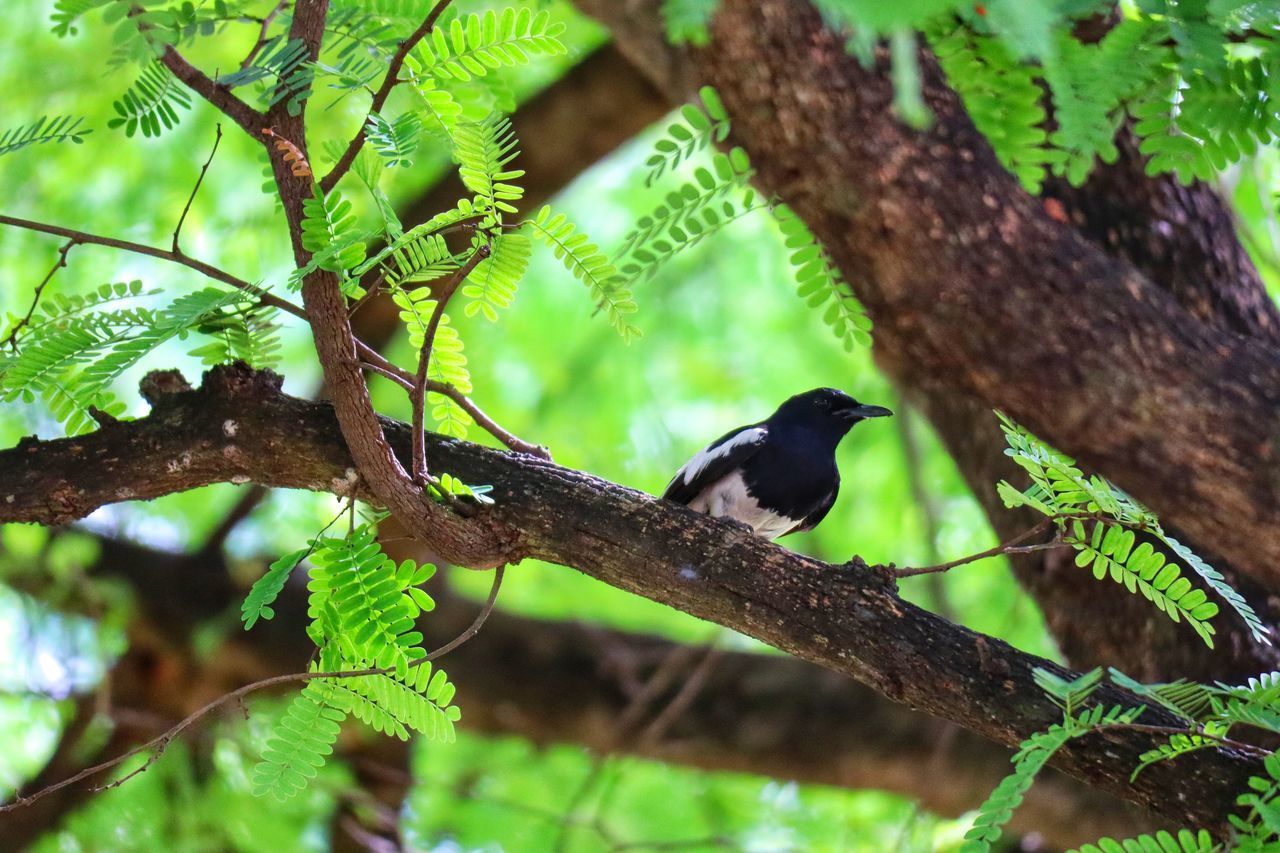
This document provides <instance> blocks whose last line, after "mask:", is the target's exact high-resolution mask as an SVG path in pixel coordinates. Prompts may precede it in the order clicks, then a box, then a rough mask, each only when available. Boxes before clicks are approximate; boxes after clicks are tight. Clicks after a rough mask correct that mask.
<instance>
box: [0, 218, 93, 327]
mask: <svg viewBox="0 0 1280 853" xmlns="http://www.w3.org/2000/svg"><path fill="white" fill-rule="evenodd" d="M79 242H80V240H79V239H78V238H76V237H72V238H70V239H68V240H67V242H66V244H65V245H64V246H63V247H62V248H61V249H59V250H58V259H57V260H56V261H54V262H53V266H52V267H51V268H50V269H49V272H47V273H45V276H44V278H43V279H42V280H41V281H40V283H39V284H37V285H36V290H35V293H34V294H32V296H31V307H29V308H28V309H27V313H26V316H24V317H23V318H22V319H21V320H19V321H18V322H17V324H15V325H14V327H13V328H12V329H11V330H10V331H9V335H8V337H6V338H5V339H4V341H3V342H0V346H4V345H5V344H8V345H9V347H10V348H11V349H17V348H18V333H19V332H21V331H22V330H23V329H24V328H26V327H27V325H28V324H29V323H30V322H31V318H32V317H33V316H35V313H36V306H38V305H39V304H40V297H41V296H42V295H43V294H44V289H45V288H46V287H48V285H49V282H51V281H53V276H54V274H55V273H57V271H58V270H60V269H62V268H63V267H65V266H66V265H67V253H69V252H70V251H71V250H72V249H73V248H75V246H76V245H77V244H78V243H79Z"/></svg>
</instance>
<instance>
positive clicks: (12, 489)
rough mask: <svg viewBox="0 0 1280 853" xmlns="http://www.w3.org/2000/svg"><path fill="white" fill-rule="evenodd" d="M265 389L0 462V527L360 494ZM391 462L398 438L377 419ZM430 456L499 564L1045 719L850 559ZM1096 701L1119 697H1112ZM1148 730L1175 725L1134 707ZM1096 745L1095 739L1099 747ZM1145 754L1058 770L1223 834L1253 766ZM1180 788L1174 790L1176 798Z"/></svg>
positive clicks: (437, 453) (1021, 682)
mask: <svg viewBox="0 0 1280 853" xmlns="http://www.w3.org/2000/svg"><path fill="white" fill-rule="evenodd" d="M278 382H279V380H278V378H273V377H272V376H271V375H270V374H261V373H259V374H255V373H252V372H250V371H247V370H245V369H243V368H218V369H215V370H213V371H211V372H210V374H209V375H208V377H207V379H206V382H205V385H204V387H203V388H202V389H201V390H200V391H193V392H179V393H175V394H172V395H170V396H168V397H163V398H161V399H160V401H159V403H158V405H156V408H155V411H154V412H153V414H152V415H150V416H149V417H147V418H143V419H141V420H138V421H134V422H130V423H117V424H112V425H109V426H106V427H104V428H102V429H101V430H99V431H98V432H96V433H92V434H90V435H87V436H80V437H76V438H68V439H58V440H54V441H48V442H40V441H35V440H27V441H24V442H23V443H21V444H20V445H19V446H18V447H16V448H14V449H12V450H8V451H4V452H2V453H0V521H34V522H40V523H45V524H51V523H59V522H65V521H69V520H71V519H73V518H78V517H82V516H83V515H85V514H86V513H88V512H90V511H92V510H93V509H94V508H96V507H97V506H100V505H102V504H104V503H109V502H114V501H119V500H128V499H146V498H151V497H157V496H159V495H161V494H167V493H170V492H174V491H182V490H186V489H190V488H195V487H197V486H200V485H205V484H208V483H211V482H226V481H229V480H231V481H241V482H243V481H253V482H258V483H261V484H264V485H270V486H281V487H289V488H311V489H320V490H326V491H333V492H335V493H341V494H356V495H358V496H363V497H372V495H371V493H370V492H369V490H368V487H367V485H366V484H365V483H364V482H362V481H361V480H359V478H358V477H357V475H356V474H355V469H354V467H353V466H352V458H351V455H350V453H349V452H348V450H347V447H346V444H345V443H344V441H343V438H342V432H341V431H340V430H339V429H338V427H337V424H336V422H335V418H334V414H333V409H332V408H330V407H329V406H327V405H323V404H317V403H306V402H304V401H301V400H297V399H295V398H291V397H288V396H285V395H282V394H280V393H279V390H278ZM379 427H380V429H383V430H385V431H386V434H387V437H388V440H389V441H390V443H391V444H392V445H393V446H394V447H395V448H396V450H397V452H398V453H399V454H400V455H401V457H402V458H408V449H409V446H410V443H411V440H410V435H409V430H408V429H407V428H406V427H405V426H404V425H402V424H398V423H394V422H390V421H386V420H382V421H380V422H379ZM430 452H431V454H432V457H433V458H435V459H438V460H439V464H440V466H441V469H442V470H446V471H449V472H450V473H452V474H454V475H456V476H459V477H462V478H463V479H464V480H465V481H467V482H473V483H489V484H493V486H494V491H493V493H492V494H493V497H494V498H495V500H496V502H497V503H496V505H495V506H494V507H491V508H489V509H487V510H486V511H485V512H484V513H483V517H484V518H485V520H486V522H487V523H488V524H490V525H494V526H501V527H503V528H506V529H511V530H518V531H519V539H518V540H516V541H515V542H514V543H513V545H512V549H511V552H510V553H511V556H512V557H513V558H518V557H526V556H527V557H537V558H540V559H544V560H548V561H551V562H555V563H559V564H562V565H568V566H572V567H574V568H577V569H579V570H580V571H583V572H585V573H587V574H590V575H591V576H593V577H596V578H598V579H600V580H602V581H604V582H606V583H609V584H611V585H613V586H617V587H619V588H621V589H625V590H628V591H631V592H635V593H637V594H639V595H643V596H646V597H648V598H652V599H654V600H657V601H660V602H663V603H667V604H670V605H672V606H675V607H678V608H680V609H681V610H684V611H685V612H688V613H691V614H693V615H696V616H699V617H701V618H704V619H708V620H711V621H714V622H717V623H719V624H722V625H725V626H727V627H730V628H733V629H735V630H738V631H741V632H743V633H746V634H748V635H750V636H754V637H757V638H759V639H761V640H763V641H764V642H767V643H769V644H771V645H774V646H776V647H778V648H780V649H782V650H784V651H787V652H790V653H792V654H794V655H796V656H797V657H801V658H804V659H806V660H810V661H813V662H815V663H819V664H821V665H823V666H826V667H828V668H830V669H833V670H835V671H837V672H842V673H845V674H847V675H851V676H853V677H855V678H857V679H858V680H860V681H862V682H863V683H865V684H867V685H868V686H870V687H872V688H874V689H875V690H877V691H879V692H881V693H883V694H885V695H886V696H888V697H889V698H891V699H893V700H895V701H898V702H903V703H906V704H909V705H911V706H913V707H916V708H919V709H921V710H925V711H928V712H930V713H933V714H936V715H938V716H941V717H944V718H946V719H949V720H951V721H953V722H956V723H958V724H960V725H962V726H964V727H965V728H968V729H971V730H972V731H974V732H977V733H979V734H982V735H984V736H986V737H988V738H990V739H992V740H995V741H997V742H1000V743H1004V744H1012V743H1016V742H1017V741H1019V740H1020V739H1021V738H1023V737H1025V736H1026V735H1027V734H1029V733H1030V732H1032V731H1034V730H1037V729H1041V728H1043V727H1045V726H1047V725H1049V724H1051V723H1052V722H1054V721H1056V720H1057V719H1058V714H1059V712H1058V711H1057V709H1056V708H1055V706H1054V705H1053V704H1052V703H1051V702H1049V701H1048V699H1047V698H1046V697H1044V695H1043V694H1042V693H1041V692H1040V691H1039V689H1038V688H1036V687H1035V686H1034V683H1033V682H1032V679H1031V670H1032V669H1033V668H1034V667H1037V666H1044V667H1047V668H1049V669H1051V670H1054V671H1061V670H1060V668H1059V667H1056V666H1055V665H1053V664H1051V663H1049V662H1048V661H1043V660H1040V659H1038V658H1035V657H1033V656H1031V655H1027V654H1024V653H1021V652H1019V651H1017V650H1015V649H1013V648H1011V647H1009V646H1008V645H1006V644H1005V643H1003V642H1001V641H999V640H996V639H994V638H990V637H984V636H981V635H978V634H974V633H973V632H970V631H967V630H965V629H963V628H960V627H957V626H955V625H952V624H950V623H948V622H946V621H945V620H942V619H940V618H938V617H936V616H934V615H933V614H931V613H928V612H925V611H922V610H920V609H919V608H916V607H914V606H913V605H911V604H908V603H906V602H904V601H902V600H901V599H899V598H898V597H897V595H896V593H895V592H894V590H893V588H892V586H891V584H889V583H888V582H886V581H885V580H884V579H883V578H882V577H881V576H879V575H877V574H875V573H873V572H871V571H869V570H868V569H867V568H866V567H865V566H864V565H862V564H860V563H856V562H855V563H854V564H851V565H849V566H847V567H843V568H842V567H834V566H828V565H825V564H822V563H819V562H817V561H814V560H812V559H809V558H806V557H803V556H800V555H797V554H793V553H791V552H788V551H786V550H784V549H782V548H779V547H777V546H775V545H773V544H771V543H768V542H765V541H764V540H761V539H759V538H757V537H754V536H750V535H744V534H743V533H742V532H741V531H740V530H739V529H737V528H735V527H733V526H731V525H728V524H725V523H723V522H720V521H718V520H715V519H709V518H706V517H705V516H701V515H699V514H697V513H693V512H691V511H688V510H685V509H682V508H679V507H675V506H672V505H671V504H669V503H666V502H663V501H658V500H654V499H653V498H650V497H648V496H647V495H642V494H640V493H637V492H634V491H631V490H629V489H625V488H622V487H619V486H614V485H612V484H609V483H607V482H604V481H602V480H599V479H596V478H594V477H591V476H589V475H586V474H581V473H578V472H574V471H570V470H568V469H564V468H560V467H557V466H555V465H553V464H551V463H549V462H546V461H543V460H537V459H533V458H530V457H526V456H519V455H511V454H502V453H496V452H494V451H491V450H486V449H483V448H479V447H476V446H474V445H469V444H466V443H463V442H454V441H443V440H440V439H437V438H434V437H433V440H432V447H431V451H430ZM1097 699H1098V701H1099V702H1102V703H1104V704H1107V705H1110V704H1113V703H1127V702H1132V701H1133V700H1132V698H1131V697H1129V696H1127V694H1125V693H1123V692H1122V691H1119V690H1116V689H1114V688H1105V689H1104V690H1103V691H1102V692H1101V693H1100V694H1098V696H1097ZM1144 721H1145V722H1149V723H1151V724H1153V725H1167V724H1171V723H1173V721H1172V720H1169V719H1167V718H1165V717H1163V716H1162V715H1160V714H1157V713H1154V712H1148V715H1147V716H1146V717H1144ZM1100 741H1104V742H1100ZM1152 743H1153V740H1152V736H1151V735H1149V734H1144V733H1141V732H1112V733H1110V734H1108V735H1106V736H1105V737H1103V736H1091V737H1089V738H1086V739H1083V740H1081V741H1078V742H1073V743H1072V744H1071V745H1070V746H1069V747H1068V748H1067V749H1066V750H1065V751H1063V752H1062V753H1060V754H1059V756H1058V757H1057V758H1056V759H1055V762H1054V763H1055V765H1056V766H1058V767H1060V768H1061V769H1063V770H1065V771H1066V772H1068V773H1070V774H1071V775H1074V776H1077V777H1078V778H1081V779H1083V780H1084V781H1087V782H1088V783H1089V784H1091V785H1093V786H1095V787H1098V788H1100V789H1102V790H1104V791H1107V792H1110V793H1112V794H1114V795H1117V796H1120V797H1122V798H1124V799H1127V800H1129V801H1130V802H1135V803H1137V804H1141V805H1143V806H1146V807H1148V808H1151V809H1152V810H1154V811H1157V812H1158V813H1161V814H1163V815H1165V816H1167V817H1169V818H1170V819H1172V820H1175V821H1179V822H1182V823H1187V824H1193V825H1203V826H1210V827H1214V828H1217V829H1222V828H1223V827H1224V826H1225V816H1226V814H1227V813H1228V812H1229V811H1230V809H1231V808H1232V803H1233V801H1234V797H1235V795H1236V794H1237V793H1238V792H1239V791H1240V790H1243V786H1244V783H1245V780H1246V779H1247V777H1248V776H1249V775H1251V774H1252V773H1254V772H1257V771H1258V769H1259V768H1258V764H1257V763H1256V762H1255V761H1252V760H1249V759H1247V758H1245V757H1243V756H1240V755H1238V754H1234V753H1231V752H1229V751H1225V750H1217V751H1212V752H1204V753H1199V754H1197V755H1196V756H1195V757H1188V758H1185V759H1181V760H1180V761H1179V763H1178V766H1177V767H1176V768H1172V767H1169V766H1166V765H1157V766H1156V767H1153V768H1151V769H1149V770H1147V771H1146V772H1144V773H1143V774H1142V775H1141V776H1140V777H1139V778H1138V780H1137V782H1136V783H1134V784H1133V785H1130V783H1129V782H1128V774H1129V772H1130V771H1131V770H1132V768H1133V767H1134V766H1136V761H1137V758H1138V756H1139V755H1140V754H1141V753H1142V752H1143V751H1144V750H1145V749H1147V748H1149V747H1150V746H1151V745H1152ZM1179 791H1184V792H1185V793H1186V796H1185V797H1184V796H1179V795H1178V792H1179Z"/></svg>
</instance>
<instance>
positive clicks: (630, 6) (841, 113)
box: [578, 0, 1280, 588]
mask: <svg viewBox="0 0 1280 853" xmlns="http://www.w3.org/2000/svg"><path fill="white" fill-rule="evenodd" d="M578 5H580V6H581V7H582V8H584V9H586V10H587V11H588V12H590V13H591V14H593V15H595V16H596V17H598V18H600V19H601V20H603V21H604V22H605V23H606V25H608V26H609V27H610V29H611V30H612V31H613V32H614V34H615V35H616V36H617V38H618V41H619V45H620V47H621V49H622V50H623V51H624V52H625V53H627V54H628V55H629V56H630V57H631V58H632V60H633V61H634V62H636V64H637V65H639V66H641V67H642V68H644V69H645V71H646V72H647V73H648V74H649V75H650V76H651V77H652V78H653V79H655V80H656V81H658V82H659V84H660V85H661V86H663V87H665V88H666V89H667V90H668V91H669V92H670V93H671V94H672V95H673V96H674V97H679V98H682V99H683V98H685V97H688V96H690V95H691V94H692V89H693V87H694V85H695V84H697V83H708V84H712V85H715V86H716V87H717V89H718V90H719V92H720V95H721V97H722V99H723V100H724V103H725V105H726V108H727V109H728V111H729V113H730V115H732V116H733V117H734V127H733V131H734V138H735V140H736V141H737V142H739V143H740V144H742V145H743V146H744V147H745V148H746V149H747V151H748V153H749V154H750V155H751V159H752V162H753V164H755V165H756V166H757V168H758V169H759V172H758V181H759V183H760V185H761V186H762V188H763V189H764V190H766V191H768V192H777V193H778V194H779V195H781V196H782V197H783V198H784V199H785V200H786V201H787V202H788V203H789V204H790V205H791V206H792V207H793V208H794V209H795V210H796V212H797V213H798V214H799V215H801V216H802V217H804V219H805V220H806V221H807V222H808V223H809V225H810V226H811V227H812V228H813V230H814V231H815V233H816V234H817V235H818V236H819V237H821V238H822V239H823V241H824V242H825V244H826V246H827V248H828V249H829V250H830V251H831V253H832V257H833V258H834V259H835V261H836V262H837V264H838V265H839V266H840V268H841V269H842V270H843V271H844V272H845V275H846V278H847V279H848V280H849V281H850V282H851V283H852V285H853V287H854V288H855V290H857V292H858V296H859V297H860V298H861V300H862V302H863V304H864V305H866V306H867V309H868V311H869V312H870V313H871V315H872V318H873V319H874V320H875V322H876V328H875V332H874V335H875V338H876V343H877V348H884V350H886V351H889V352H891V353H892V354H893V357H894V358H895V360H896V361H897V363H898V367H899V370H900V375H903V376H907V377H908V378H910V379H911V380H912V383H913V384H915V385H920V386H924V387H939V386H948V387H950V388H952V389H956V390H959V391H963V392H966V393H968V394H970V395H973V396H974V397H976V398H978V399H980V400H981V401H982V402H984V403H985V404H986V405H987V406H988V407H989V408H1000V409H1002V410H1004V411H1006V412H1008V413H1009V414H1010V415H1011V416H1012V417H1014V418H1016V419H1017V420H1019V421H1020V422H1022V423H1024V424H1026V425H1027V426H1028V427H1029V428H1030V429H1032V430H1033V431H1035V432H1036V433H1037V434H1038V435H1040V436H1041V437H1043V438H1045V439H1046V440H1048V441H1050V442H1052V443H1053V444H1054V445H1056V446H1058V447H1060V448H1061V449H1062V450H1064V451H1066V452H1067V453H1069V454H1071V455H1072V456H1074V457H1076V458H1078V459H1079V460H1080V461H1081V463H1082V464H1084V465H1085V466H1086V467H1088V468H1091V469H1093V470H1095V471H1098V472H1100V473H1103V474H1105V475H1106V476H1108V477H1110V478H1111V479H1113V480H1114V481H1115V482H1116V483H1117V484H1118V485H1119V486H1120V487H1122V488H1124V489H1125V490H1126V491H1128V492H1129V493H1130V494H1133V495H1135V496H1136V497H1137V498H1139V499H1140V500H1142V501H1143V502H1144V503H1146V504H1147V505H1148V506H1150V507H1151V508H1152V509H1153V510H1154V511H1156V512H1157V513H1158V514H1159V515H1160V517H1161V518H1162V520H1164V521H1165V522H1167V523H1168V524H1170V525H1171V526H1174V527H1177V528H1179V529H1181V530H1183V531H1184V532H1186V533H1187V534H1188V535H1190V536H1191V537H1193V538H1194V540H1195V541H1196V542H1198V543H1200V544H1201V545H1202V546H1204V547H1206V548H1208V549H1210V550H1212V551H1215V552H1217V553H1219V554H1221V555H1223V556H1224V557H1226V558H1227V559H1229V560H1230V561H1231V562H1232V563H1233V564H1234V565H1236V566H1237V567H1238V568H1240V569H1241V570H1242V571H1245V572H1248V573H1250V574H1251V575H1253V576H1254V577H1255V578H1257V579H1258V580H1259V581H1260V582H1263V583H1266V584H1268V585H1270V586H1272V587H1274V588H1280V453H1276V452H1274V450H1273V448H1272V447H1271V438H1270V437H1271V436H1272V434H1273V432H1274V424H1275V423H1276V422H1277V415H1278V414H1280V353H1277V351H1276V349H1275V347H1274V346H1271V345H1269V344H1267V343H1264V342H1261V341H1258V340H1255V339H1243V338H1239V337H1237V336H1233V335H1224V334H1222V333H1221V332H1219V331H1218V330H1216V329H1213V328H1210V327H1207V326H1206V325H1204V324H1203V323H1201V322H1199V321H1197V320H1196V319H1195V318H1194V317H1193V316H1192V315H1191V314H1190V313H1188V312H1187V311H1186V310H1185V309H1184V308H1183V307H1182V306H1180V305H1179V304H1178V303H1177V302H1176V300H1174V299H1173V298H1172V297H1171V296H1170V295H1169V294H1168V293H1166V292H1163V291H1162V290H1160V289H1159V288H1157V287H1155V286H1154V285H1153V284H1152V283H1151V282H1150V281H1149V280H1147V279H1146V278H1145V277H1144V276H1143V275H1141V274H1140V273H1139V272H1138V271H1137V270H1135V269H1134V268H1133V267H1132V266H1130V265H1128V264H1127V263H1124V262H1122V261H1118V260H1116V259H1114V258H1111V257H1107V256H1106V255H1105V254H1104V253H1102V252H1101V251H1100V250H1099V249H1098V248H1097V247H1095V246H1093V245H1091V244H1090V243H1088V242H1087V241H1085V240H1084V239H1083V238H1082V237H1081V236H1080V235H1079V234H1078V233H1077V232H1076V231H1075V230H1074V229H1073V228H1072V227H1071V226H1070V225H1069V224H1064V223H1062V222H1059V221H1057V220H1055V219H1054V218H1052V217H1051V216H1049V215H1048V214H1047V213H1046V212H1045V210H1044V209H1043V206H1042V205H1041V203H1040V202H1039V201H1038V200H1036V199H1033V198H1031V197H1030V196H1028V195H1027V194H1026V193H1025V192H1023V191H1022V190H1021V189H1020V187H1019V186H1018V184H1017V182H1016V180H1015V179H1014V178H1013V176H1011V175H1010V174H1009V173H1008V172H1007V171H1006V170H1005V169H1003V168H1002V167H1001V166H1000V164H999V163H998V162H997V161H996V159H995V157H994V155H993V154H992V152H991V149H990V147H989V146H988V145H987V143H986V141H985V140H984V139H983V138H982V137H981V135H980V134H979V133H978V132H977V131H976V130H975V129H974V127H973V125H972V123H971V122H970V120H969V118H968V116H967V115H966V114H965V112H964V110H963V108H962V106H961V105H960V103H959V100H958V98H956V96H955V95H954V94H953V93H951V92H950V90H949V89H947V87H946V86H945V83H944V82H943V81H942V79H941V73H940V71H938V69H937V67H936V64H935V63H933V62H932V61H930V60H929V59H928V57H926V58H925V59H926V61H925V62H924V64H923V66H922V75H923V77H924V81H925V83H924V85H925V94H926V97H927V100H928V106H929V108H930V109H931V111H932V112H933V114H934V115H935V117H936V120H935V121H934V123H933V124H932V125H931V126H930V127H929V128H928V129H926V130H922V131H916V130H913V129H911V128H909V127H906V126H905V125H903V124H901V123H899V122H898V121H897V119H896V118H895V115H894V111H893V109H892V106H891V105H892V101H893V85H892V82H891V80H890V75H889V73H888V59H887V56H881V57H879V58H878V60H877V62H876V63H874V65H873V66H872V67H863V66H862V65H860V64H859V62H858V61H857V60H856V59H855V58H853V57H851V56H849V55H848V54H847V53H846V52H845V50H844V43H843V40H842V39H840V38H839V37H837V36H835V35H834V34H832V33H830V32H828V31H827V30H826V29H825V28H824V27H823V26H822V22H821V19H820V17H819V16H818V14H817V12H816V11H815V10H814V9H812V8H811V7H810V5H809V4H807V3H804V2H800V0H764V2H751V1H750V0H726V2H724V3H722V4H721V6H720V8H719V11H718V13H717V15H716V17H715V18H714V19H713V44H714V47H713V48H712V49H708V50H702V51H696V50H695V51H685V50H678V49H674V48H672V47H671V46H670V45H668V44H667V43H666V41H665V38H664V37H663V26H662V22H661V18H660V14H659V3H658V2H657V0H644V2H636V3H627V4H616V3H609V2H605V1H604V0H579V4H578ZM761 103H768V104H769V105H770V109H768V110H761V109H759V105H760V104H761ZM850 127H856V128H858V129H859V131H858V133H856V134H850V133H848V128H850ZM832 140H838V141H839V142H838V144H834V145H833V144H832ZM886 152H892V155H893V156H892V158H891V159H890V158H888V157H886ZM833 188H838V191H835V190H834V189H833ZM921 258H930V259H931V262H930V263H928V264H922V263H921V261H920V259H921Z"/></svg>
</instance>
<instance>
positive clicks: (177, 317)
mask: <svg viewBox="0 0 1280 853" xmlns="http://www.w3.org/2000/svg"><path fill="white" fill-rule="evenodd" d="M141 293H142V287H141V284H139V283H130V284H128V285H109V286H107V287H104V288H100V289H99V290H98V291H97V293H96V294H95V295H94V296H93V297H87V298H69V299H64V300H57V301H51V302H50V303H46V306H45V311H46V313H45V314H44V315H43V316H42V317H41V318H40V320H39V322H37V323H33V324H31V325H29V326H27V327H26V328H25V329H23V330H22V332H21V333H20V334H19V336H18V338H17V344H18V350H17V353H16V355H14V356H12V357H10V358H8V359H7V360H6V361H4V362H3V363H0V399H3V400H5V401H9V402H12V401H13V400H17V399H19V398H21V399H23V400H26V401H28V402H30V401H33V400H34V399H35V398H36V396H40V397H42V398H44V400H45V401H46V402H47V403H48V405H49V406H50V410H51V411H52V412H53V413H54V415H55V416H56V417H57V419H58V420H59V421H60V422H61V423H63V424H65V426H66V429H67V432H68V433H69V434H73V435H74V434H77V433H81V432H87V431H89V430H90V429H92V428H93V426H94V423H95V421H96V417H95V411H100V412H104V413H106V414H107V415H111V416H115V415H119V414H121V413H122V412H123V410H124V407H123V406H122V405H121V404H120V403H119V402H118V401H117V400H116V399H115V396H114V395H113V394H112V393H111V385H112V383H113V382H114V381H115V380H116V378H117V377H119V376H120V374H121V373H123V372H124V371H125V370H127V369H129V368H130V367H132V366H133V365H134V364H136V363H137V362H138V361H140V360H141V359H142V358H143V357H144V356H146V355H147V354H148V353H150V352H152V351H153V350H155V349H156V348H157V347H159V346H160V345H162V344H164V343H165V342H166V341H168V340H170V339H172V338H175V337H178V338H181V337H186V336H187V335H188V334H190V333H191V332H193V331H194V332H201V331H202V330H203V329H206V328H209V325H208V324H213V325H214V326H216V327H218V328H222V327H223V326H224V325H225V323H224V321H225V319H226V317H227V309H234V306H237V305H240V304H243V303H244V302H245V301H246V298H247V297H246V296H245V294H243V293H241V292H239V291H225V290H219V289H217V288H206V289H204V290H199V291H196V292H194V293H188V294H185V295H183V296H179V297H178V298H177V299H175V300H173V302H171V303H170V304H169V305H168V307H166V308H164V309H162V310H159V311H154V310H150V309H146V308H116V309H112V310H100V311H92V310H91V308H93V307H95V306H101V305H104V304H106V303H108V302H110V301H113V300H117V299H130V298H133V297H136V296H139V295H141Z"/></svg>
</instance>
